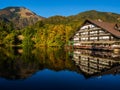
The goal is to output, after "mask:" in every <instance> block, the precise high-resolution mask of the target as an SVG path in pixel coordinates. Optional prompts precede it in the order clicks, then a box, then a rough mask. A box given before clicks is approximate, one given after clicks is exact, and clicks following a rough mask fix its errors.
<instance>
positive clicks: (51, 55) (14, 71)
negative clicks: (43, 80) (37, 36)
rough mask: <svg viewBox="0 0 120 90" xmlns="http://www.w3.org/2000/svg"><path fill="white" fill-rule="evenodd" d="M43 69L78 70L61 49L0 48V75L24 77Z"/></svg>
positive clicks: (15, 77) (8, 77)
mask: <svg viewBox="0 0 120 90" xmlns="http://www.w3.org/2000/svg"><path fill="white" fill-rule="evenodd" d="M43 69H51V70H54V71H61V70H69V71H76V72H79V69H77V67H76V66H75V64H74V62H73V61H71V60H69V56H68V54H67V53H66V52H65V51H64V50H63V49H58V48H49V49H45V48H40V49H30V48H24V49H22V48H9V49H8V48H7V49H5V48H0V77H4V78H6V79H25V78H28V77H30V76H32V75H33V74H34V73H36V72H38V71H40V70H43Z"/></svg>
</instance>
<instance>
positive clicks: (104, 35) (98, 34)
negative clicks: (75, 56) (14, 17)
mask: <svg viewBox="0 0 120 90" xmlns="http://www.w3.org/2000/svg"><path fill="white" fill-rule="evenodd" d="M70 41H71V42H73V46H74V47H76V48H87V49H91V48H92V49H93V48H94V49H109V50H110V49H113V48H120V26H119V25H118V24H114V23H107V22H102V21H93V20H86V21H85V22H84V23H83V24H82V26H81V27H80V28H79V30H77V31H76V33H75V34H74V35H73V37H72V38H71V39H70Z"/></svg>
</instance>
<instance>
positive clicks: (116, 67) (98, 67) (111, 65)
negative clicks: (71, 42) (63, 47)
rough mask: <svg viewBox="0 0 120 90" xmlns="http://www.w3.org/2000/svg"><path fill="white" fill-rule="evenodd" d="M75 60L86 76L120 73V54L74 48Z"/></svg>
mask: <svg viewBox="0 0 120 90" xmlns="http://www.w3.org/2000/svg"><path fill="white" fill-rule="evenodd" d="M73 60H74V62H75V64H76V65H77V66H78V67H79V68H80V70H81V72H82V73H83V74H84V76H85V77H86V78H89V77H92V76H101V75H104V74H117V73H120V54H119V52H118V53H113V52H101V51H91V50H80V49H79V50H77V49H76V50H74V51H73Z"/></svg>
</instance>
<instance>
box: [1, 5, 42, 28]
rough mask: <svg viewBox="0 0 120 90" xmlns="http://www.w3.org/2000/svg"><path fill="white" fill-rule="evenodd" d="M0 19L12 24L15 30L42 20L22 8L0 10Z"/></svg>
mask: <svg viewBox="0 0 120 90" xmlns="http://www.w3.org/2000/svg"><path fill="white" fill-rule="evenodd" d="M0 18H2V19H6V20H9V21H11V22H13V24H14V26H15V28H16V29H22V28H24V27H25V26H28V25H33V24H35V23H36V22H37V21H39V20H43V19H44V18H43V17H41V16H38V15H36V14H35V13H34V12H32V11H30V10H28V9H27V8H24V7H7V8H4V9H1V10H0Z"/></svg>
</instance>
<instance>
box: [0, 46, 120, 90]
mask: <svg viewBox="0 0 120 90" xmlns="http://www.w3.org/2000/svg"><path fill="white" fill-rule="evenodd" d="M0 90H120V53H119V52H102V51H101V52H98V51H88V50H72V51H66V50H63V49H58V48H47V49H45V48H40V49H29V48H25V49H21V48H14V49H5V48H0Z"/></svg>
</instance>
